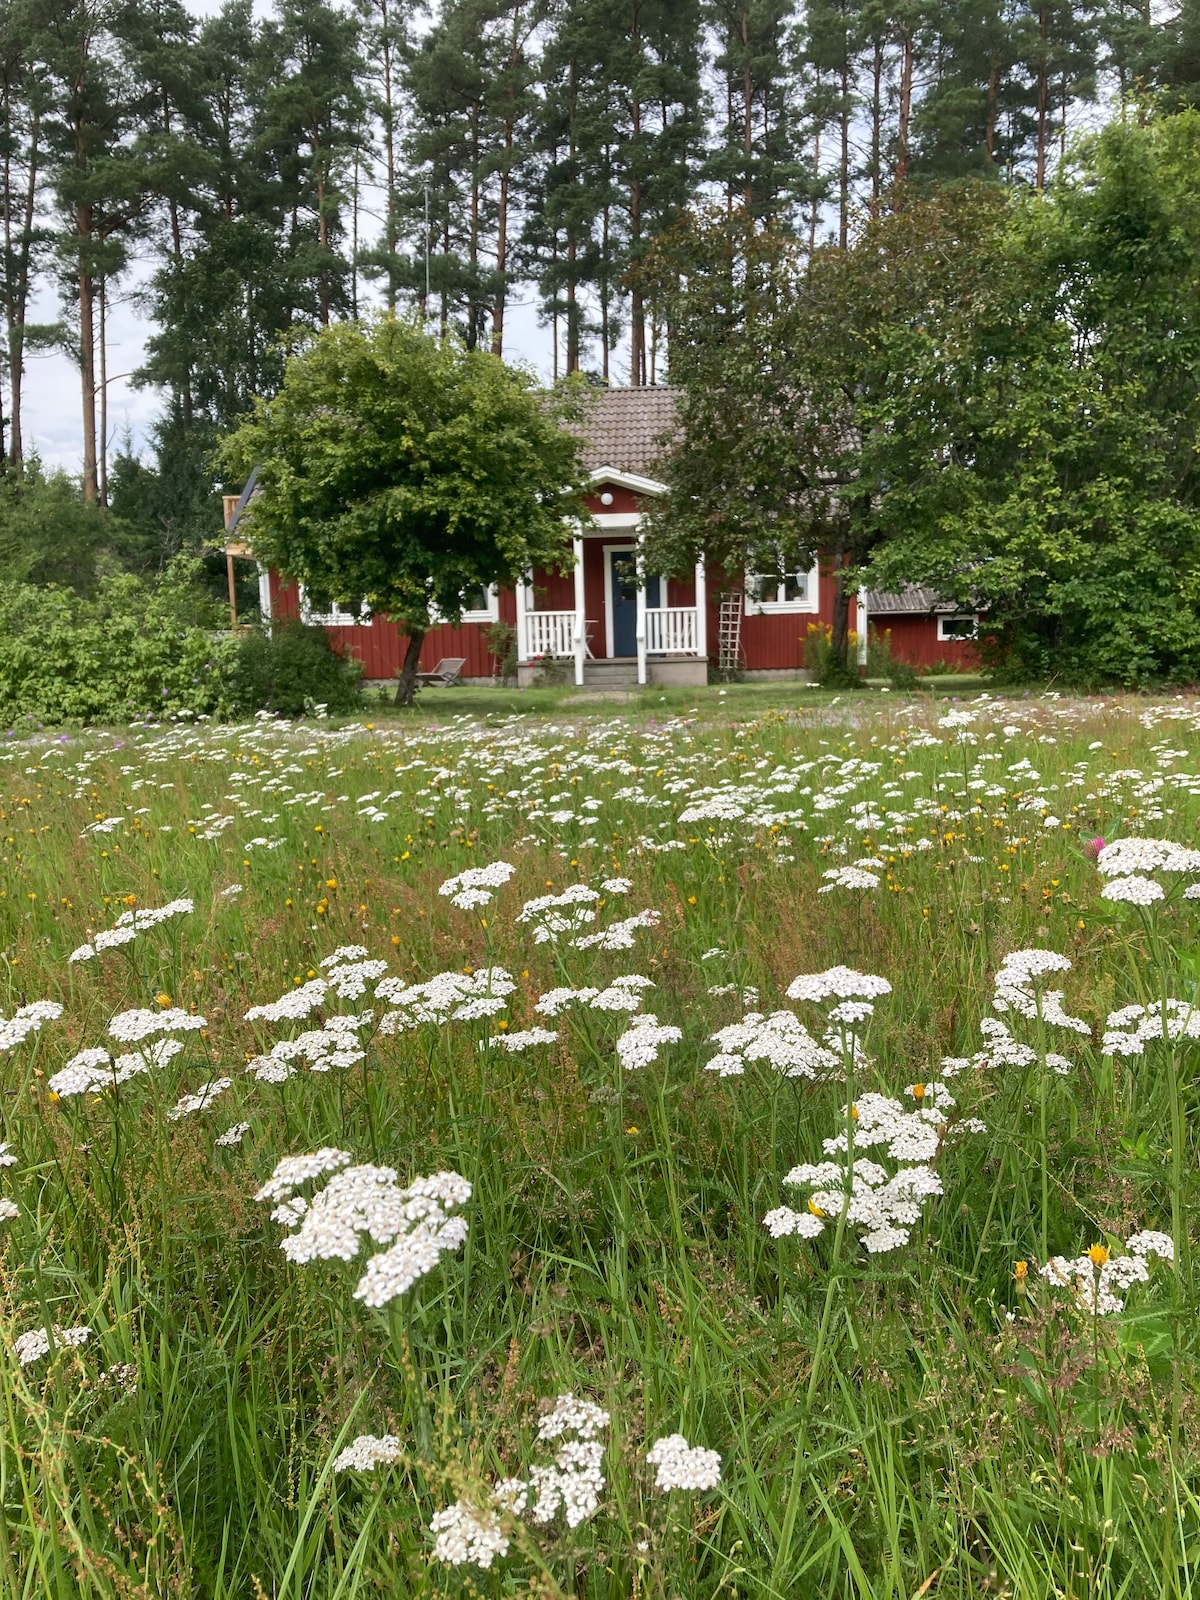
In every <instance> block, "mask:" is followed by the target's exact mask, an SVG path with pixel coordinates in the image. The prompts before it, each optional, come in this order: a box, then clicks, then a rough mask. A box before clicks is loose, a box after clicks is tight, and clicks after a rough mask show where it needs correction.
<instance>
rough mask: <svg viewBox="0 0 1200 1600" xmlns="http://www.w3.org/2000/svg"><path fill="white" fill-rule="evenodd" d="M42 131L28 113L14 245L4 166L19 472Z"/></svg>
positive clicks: (12, 442) (12, 409)
mask: <svg viewBox="0 0 1200 1600" xmlns="http://www.w3.org/2000/svg"><path fill="white" fill-rule="evenodd" d="M40 132H41V125H40V118H39V115H38V113H37V111H36V110H35V111H33V112H32V113H31V120H30V125H29V164H28V167H27V169H26V177H25V192H24V195H23V197H22V204H21V213H20V233H19V235H18V238H17V241H16V243H15V246H14V241H13V228H12V222H13V215H12V213H13V206H12V198H13V196H12V189H11V186H10V184H11V167H10V158H9V157H8V156H7V155H6V157H5V163H4V196H5V207H4V244H5V254H6V259H7V260H8V262H9V263H10V267H11V272H10V275H9V276H8V277H7V278H6V281H5V286H4V298H5V306H4V312H5V322H6V324H7V328H8V382H9V434H8V462H9V465H10V466H11V467H12V468H13V469H14V470H15V471H17V472H19V471H20V470H21V468H22V466H23V465H24V459H25V446H24V440H23V437H22V431H21V428H22V420H21V419H22V404H21V401H22V395H23V391H24V379H25V319H26V315H27V313H28V310H29V279H30V260H31V257H32V254H33V223H34V215H35V213H36V210H37V191H38V175H39V156H40V150H39V148H38V139H39V136H40Z"/></svg>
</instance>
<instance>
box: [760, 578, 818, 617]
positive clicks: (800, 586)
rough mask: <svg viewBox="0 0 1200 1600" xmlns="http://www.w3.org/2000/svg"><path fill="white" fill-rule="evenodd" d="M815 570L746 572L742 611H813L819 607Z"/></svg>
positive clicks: (773, 612)
mask: <svg viewBox="0 0 1200 1600" xmlns="http://www.w3.org/2000/svg"><path fill="white" fill-rule="evenodd" d="M819 582H820V579H819V573H818V570H817V568H816V567H813V568H812V569H811V570H810V571H808V572H787V573H783V574H782V575H781V574H778V573H773V572H772V573H748V574H747V575H746V610H747V611H748V612H749V613H750V614H751V615H754V614H757V613H770V614H772V615H774V614H775V613H777V612H788V611H816V610H817V609H818V606H819Z"/></svg>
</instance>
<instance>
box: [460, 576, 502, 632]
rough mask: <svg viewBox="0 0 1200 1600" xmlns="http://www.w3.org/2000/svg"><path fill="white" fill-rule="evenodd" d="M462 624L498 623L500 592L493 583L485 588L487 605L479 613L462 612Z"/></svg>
mask: <svg viewBox="0 0 1200 1600" xmlns="http://www.w3.org/2000/svg"><path fill="white" fill-rule="evenodd" d="M462 619H463V621H464V622H483V623H487V622H499V621H500V590H499V589H498V588H497V587H496V585H495V584H494V583H489V584H488V586H487V604H486V605H485V606H484V607H483V609H482V610H479V611H464V612H463V614H462Z"/></svg>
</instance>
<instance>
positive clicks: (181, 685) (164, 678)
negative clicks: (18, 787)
mask: <svg viewBox="0 0 1200 1600" xmlns="http://www.w3.org/2000/svg"><path fill="white" fill-rule="evenodd" d="M214 620H215V618H214V617H213V616H212V615H211V613H210V609H209V607H208V606H207V605H206V603H205V602H204V600H203V597H202V596H199V595H198V594H197V593H196V591H195V589H194V588H193V587H192V586H191V583H190V567H188V568H182V567H175V568H172V569H170V570H169V571H168V573H167V574H166V575H165V576H164V577H163V578H162V579H161V580H160V581H159V582H157V583H153V584H150V583H144V582H142V581H141V580H140V579H138V578H134V577H131V576H129V575H120V576H113V577H108V578H105V579H103V580H102V581H101V582H100V583H99V584H98V586H97V589H96V593H95V595H94V596H93V597H91V598H84V597H83V596H80V595H78V594H76V593H74V592H73V591H71V590H69V589H65V588H60V587H58V586H49V587H46V588H41V587H38V586H36V585H33V584H17V585H14V586H12V587H11V588H4V589H0V720H2V721H4V722H6V723H12V722H15V721H17V720H18V719H21V718H25V719H32V720H34V721H37V722H52V723H55V722H83V723H87V722H128V721H129V720H130V719H131V718H133V717H139V716H147V715H179V714H190V715H196V716H198V715H215V716H227V715H230V714H232V713H233V712H234V711H235V710H237V709H238V707H237V706H236V705H235V703H234V701H233V698H232V694H231V689H232V683H233V668H234V664H235V661H236V655H237V644H236V641H235V640H233V639H231V638H230V637H229V636H228V635H224V636H223V635H221V634H219V633H217V632H216V631H215V630H214V628H213V626H212V624H213V622H214Z"/></svg>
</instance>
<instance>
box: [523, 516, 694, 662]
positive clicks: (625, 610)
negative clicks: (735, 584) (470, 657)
mask: <svg viewBox="0 0 1200 1600" xmlns="http://www.w3.org/2000/svg"><path fill="white" fill-rule="evenodd" d="M597 520H598V521H599V520H600V519H597ZM603 520H604V522H605V523H608V522H610V521H611V522H613V523H616V522H617V521H618V518H617V517H615V516H614V517H612V518H604V519H603ZM620 521H622V522H624V521H625V519H624V518H621V519H620ZM638 521H640V518H639V517H635V516H630V517H629V519H628V526H627V529H626V528H621V529H620V530H618V528H615V527H611V528H610V527H607V526H602V527H600V528H598V529H597V530H596V531H594V532H589V533H588V534H587V535H586V536H585V535H583V534H577V535H576V536H575V538H574V540H573V541H572V543H573V548H574V557H575V562H574V573H573V593H574V604H573V605H572V606H571V607H570V609H565V608H563V607H562V605H561V599H560V602H559V605H558V607H557V608H555V609H543V606H542V605H541V604H539V596H538V594H537V591H536V589H535V586H534V583H533V576H532V574H531V575H530V577H529V578H528V579H527V580H526V582H524V583H522V584H518V585H517V590H516V610H517V614H516V627H517V681H518V682H519V683H520V684H521V685H522V686H525V685H527V684H530V683H532V682H534V681H535V680H536V678H537V676H538V675H539V673H541V672H542V671H543V670H544V669H545V666H546V664H547V663H559V664H560V665H561V666H565V667H567V668H568V669H569V671H570V672H571V674H572V676H573V678H574V682H575V685H576V687H577V688H584V687H587V686H589V685H590V686H594V687H599V686H600V685H601V684H611V685H613V686H614V687H615V686H621V685H626V684H628V685H633V684H638V685H641V684H648V683H672V684H680V685H688V686H694V685H697V684H703V683H705V682H707V678H708V636H707V635H708V630H707V621H708V604H707V592H706V586H705V575H704V563H703V562H702V561H701V562H697V563H696V569H695V579H694V582H695V589H694V597H693V603H692V604H690V605H679V604H676V605H672V604H669V603H668V602H669V600H670V598H671V596H670V588H671V584H670V582H669V580H668V579H666V578H662V577H655V576H653V575H648V574H647V573H646V572H645V570H644V566H643V562H642V552H641V540H640V538H639V537H638V534H637V528H636V524H637V522H638ZM585 547H586V548H587V550H588V551H590V553H591V557H592V558H591V559H590V560H585ZM597 547H599V549H597ZM597 554H599V556H600V557H601V559H600V561H597V560H596V556H597ZM542 598H544V597H542Z"/></svg>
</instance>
